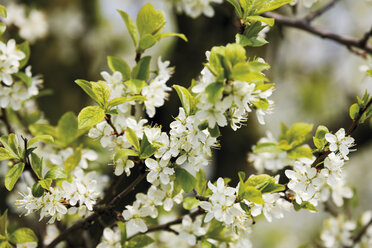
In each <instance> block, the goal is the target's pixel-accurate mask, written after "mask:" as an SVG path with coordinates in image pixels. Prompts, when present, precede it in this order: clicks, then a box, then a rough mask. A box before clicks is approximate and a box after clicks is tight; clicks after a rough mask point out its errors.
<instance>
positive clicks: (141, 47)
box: [138, 34, 158, 53]
mask: <svg viewBox="0 0 372 248" xmlns="http://www.w3.org/2000/svg"><path fill="white" fill-rule="evenodd" d="M157 41H158V40H157V39H156V38H155V37H154V36H153V35H151V34H144V35H143V36H142V37H141V39H140V41H139V44H138V52H140V53H142V52H143V51H145V50H146V49H148V48H150V47H152V46H153V45H155V44H156V42H157Z"/></svg>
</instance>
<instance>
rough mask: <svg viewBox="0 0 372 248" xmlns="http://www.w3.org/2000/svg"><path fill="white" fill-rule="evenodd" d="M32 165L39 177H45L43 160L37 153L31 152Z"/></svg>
mask: <svg viewBox="0 0 372 248" xmlns="http://www.w3.org/2000/svg"><path fill="white" fill-rule="evenodd" d="M31 167H32V170H33V171H34V172H35V174H36V176H37V177H38V178H39V179H41V178H43V160H42V159H40V157H39V156H38V155H36V154H35V153H31Z"/></svg>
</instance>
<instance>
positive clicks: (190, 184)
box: [175, 167, 196, 193]
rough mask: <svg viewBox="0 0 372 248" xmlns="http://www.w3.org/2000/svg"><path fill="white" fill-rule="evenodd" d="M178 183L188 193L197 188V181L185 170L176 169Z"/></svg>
mask: <svg viewBox="0 0 372 248" xmlns="http://www.w3.org/2000/svg"><path fill="white" fill-rule="evenodd" d="M175 171H176V181H178V183H179V184H180V185H181V187H182V189H183V190H184V191H185V192H186V193H188V192H190V191H192V190H193V189H194V188H195V186H196V179H195V177H194V176H193V175H191V174H190V173H189V172H188V171H187V170H185V169H183V168H179V167H178V168H176V169H175Z"/></svg>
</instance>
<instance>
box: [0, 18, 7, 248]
mask: <svg viewBox="0 0 372 248" xmlns="http://www.w3.org/2000/svg"><path fill="white" fill-rule="evenodd" d="M5 30H6V25H5V24H4V23H0V35H2V34H3V33H4V32H5ZM0 245H1V244H0ZM0 247H1V246H0Z"/></svg>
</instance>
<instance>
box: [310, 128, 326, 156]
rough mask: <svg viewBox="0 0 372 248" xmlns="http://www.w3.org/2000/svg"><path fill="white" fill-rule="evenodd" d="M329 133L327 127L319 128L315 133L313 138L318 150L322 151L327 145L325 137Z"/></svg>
mask: <svg viewBox="0 0 372 248" xmlns="http://www.w3.org/2000/svg"><path fill="white" fill-rule="evenodd" d="M327 133H329V131H328V128H327V127H325V126H322V125H320V126H318V128H317V129H316V132H315V136H314V137H313V142H314V145H315V147H316V148H318V149H319V150H322V149H323V148H324V146H325V145H326V144H327V141H326V139H325V135H326V134H327Z"/></svg>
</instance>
